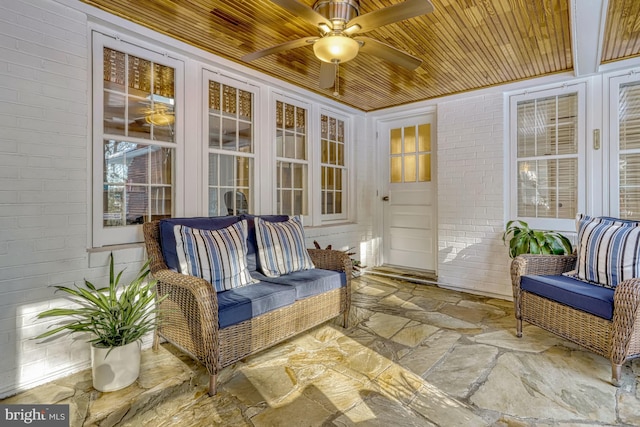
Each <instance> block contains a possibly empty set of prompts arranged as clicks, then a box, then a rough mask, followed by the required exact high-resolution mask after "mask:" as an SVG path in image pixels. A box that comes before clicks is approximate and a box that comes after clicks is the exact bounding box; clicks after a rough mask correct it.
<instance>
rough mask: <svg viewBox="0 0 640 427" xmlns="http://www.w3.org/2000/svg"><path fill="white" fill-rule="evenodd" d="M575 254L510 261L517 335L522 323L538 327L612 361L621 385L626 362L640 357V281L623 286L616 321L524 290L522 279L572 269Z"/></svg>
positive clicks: (617, 295) (616, 296) (615, 381)
mask: <svg viewBox="0 0 640 427" xmlns="http://www.w3.org/2000/svg"><path fill="white" fill-rule="evenodd" d="M575 263H576V256H575V255H567V256H564V255H563V256H559V255H520V256H518V257H516V258H515V259H514V260H513V262H512V263H511V280H512V284H513V299H514V304H515V316H516V322H517V323H516V335H517V336H518V337H522V321H523V320H524V321H527V322H529V323H531V324H534V325H536V326H539V327H541V328H543V329H546V330H548V331H550V332H553V333H554V334H556V335H559V336H561V337H563V338H566V339H568V340H570V341H573V342H575V343H576V344H579V345H581V346H582V347H585V348H587V349H589V350H591V351H593V352H594V353H597V354H599V355H601V356H604V357H606V358H608V359H609V360H611V368H612V375H611V378H612V383H613V384H614V385H615V386H619V385H620V375H621V371H622V364H623V363H624V362H625V361H627V360H629V359H633V358H636V357H639V356H640V311H639V310H638V309H639V308H640V278H637V279H630V280H626V281H624V282H621V283H620V284H618V286H617V287H616V289H615V293H614V303H613V306H614V311H613V320H607V319H603V318H600V317H598V316H594V315H592V314H589V313H585V312H582V311H580V310H577V309H574V308H572V307H569V306H566V305H564V304H560V303H557V302H555V301H552V300H550V299H547V298H544V297H540V296H538V295H534V294H532V293H530V292H526V291H523V290H521V289H520V277H521V276H524V275H528V274H536V275H554V274H561V273H563V272H566V271H570V270H572V269H573V268H574V266H575Z"/></svg>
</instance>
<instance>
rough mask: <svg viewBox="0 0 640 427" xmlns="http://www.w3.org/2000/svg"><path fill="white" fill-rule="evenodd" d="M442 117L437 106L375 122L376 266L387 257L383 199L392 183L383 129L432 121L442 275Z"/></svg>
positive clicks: (435, 240)
mask: <svg viewBox="0 0 640 427" xmlns="http://www.w3.org/2000/svg"><path fill="white" fill-rule="evenodd" d="M437 119H438V117H437V114H436V107H435V106H431V107H429V108H426V109H422V110H420V111H414V112H411V113H409V112H406V111H405V112H404V113H396V114H393V115H387V116H384V117H380V118H377V119H376V120H375V123H374V126H373V127H374V129H375V137H376V157H377V161H376V163H377V165H378V170H379V171H380V172H381V173H378V174H377V176H376V185H377V188H376V194H375V195H376V203H374V207H375V224H376V225H375V229H376V235H377V236H378V241H379V242H380V244H379V245H378V254H377V262H376V265H382V264H384V263H385V262H386V260H385V259H384V258H385V257H384V241H383V239H384V236H385V229H384V227H385V224H384V208H385V206H384V204H385V203H386V202H384V201H383V200H382V198H383V197H384V196H386V195H388V194H387V191H388V187H387V185H388V183H389V151H388V136H384V135H383V131H384V129H385V128H388V127H402V126H406V125H412V124H416V123H426V122H428V121H430V123H431V133H432V138H431V182H432V184H433V187H434V198H433V209H434V212H433V220H434V227H433V229H434V236H433V253H434V256H435V257H436V259H434V266H435V267H434V273H435V274H436V275H437V274H438V266H439V262H438V258H439V257H438V179H437V178H438V156H437V153H438V150H437V148H438V141H437V140H438V128H437V124H438V120H437Z"/></svg>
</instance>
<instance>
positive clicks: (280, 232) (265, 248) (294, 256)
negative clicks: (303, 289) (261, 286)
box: [255, 216, 314, 277]
mask: <svg viewBox="0 0 640 427" xmlns="http://www.w3.org/2000/svg"><path fill="white" fill-rule="evenodd" d="M255 224H256V242H257V249H258V257H259V258H260V267H261V269H262V273H263V274H264V275H265V276H267V277H278V276H280V275H282V274H287V273H292V272H294V271H300V270H309V269H312V268H314V265H313V261H311V257H310V256H309V252H308V251H307V249H306V247H305V243H304V228H303V226H302V221H301V220H300V218H299V217H298V216H293V217H290V218H289V220H287V221H284V222H268V221H264V220H263V219H261V218H260V217H256V219H255Z"/></svg>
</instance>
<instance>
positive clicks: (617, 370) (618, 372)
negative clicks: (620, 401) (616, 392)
mask: <svg viewBox="0 0 640 427" xmlns="http://www.w3.org/2000/svg"><path fill="white" fill-rule="evenodd" d="M621 376H622V365H618V364H616V363H614V362H611V384H613V385H614V386H616V387H620V377H621Z"/></svg>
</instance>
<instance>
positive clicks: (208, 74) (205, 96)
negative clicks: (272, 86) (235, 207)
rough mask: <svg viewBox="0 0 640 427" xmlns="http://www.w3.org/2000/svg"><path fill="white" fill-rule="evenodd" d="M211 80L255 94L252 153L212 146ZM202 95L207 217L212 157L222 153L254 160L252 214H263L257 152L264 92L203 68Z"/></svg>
mask: <svg viewBox="0 0 640 427" xmlns="http://www.w3.org/2000/svg"><path fill="white" fill-rule="evenodd" d="M209 81H215V82H217V83H220V84H221V85H226V86H231V87H234V88H236V89H238V90H243V91H245V92H251V93H252V94H253V105H252V107H251V112H252V114H253V134H252V137H253V141H252V144H253V147H252V148H253V150H252V152H251V153H243V152H240V151H232V150H223V149H216V148H211V147H209ZM200 90H201V94H202V141H201V145H202V152H203V153H204V155H203V156H202V171H203V173H202V179H203V192H202V200H203V202H204V203H203V204H202V206H203V207H202V209H203V213H202V214H203V215H205V216H209V154H219V155H223V156H232V157H234V158H235V157H245V158H249V159H253V176H252V177H251V181H252V182H250V184H249V189H250V193H251V197H252V198H253V200H250V201H249V213H252V214H255V213H256V212H260V205H259V203H258V185H257V182H258V181H257V180H258V177H259V176H260V173H259V172H260V162H259V157H258V156H256V152H257V151H258V144H259V143H260V140H259V134H258V129H259V128H260V126H261V124H262V122H261V121H260V120H261V114H260V108H259V106H260V99H259V96H260V90H259V88H258V87H256V86H253V85H250V84H248V83H246V82H241V81H239V80H235V79H233V78H230V77H226V76H223V75H221V74H219V73H215V72H213V71H209V70H207V69H203V73H202V85H201V89H200Z"/></svg>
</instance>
